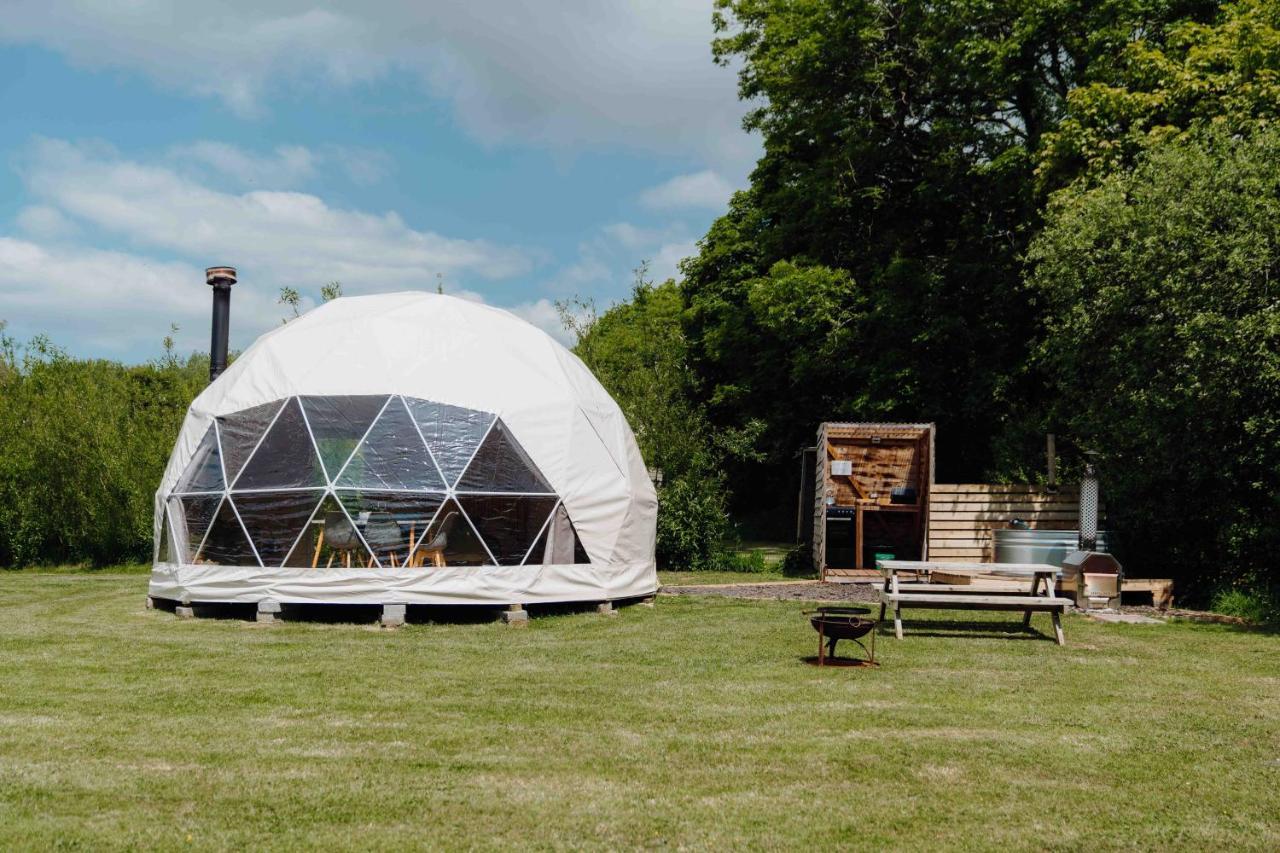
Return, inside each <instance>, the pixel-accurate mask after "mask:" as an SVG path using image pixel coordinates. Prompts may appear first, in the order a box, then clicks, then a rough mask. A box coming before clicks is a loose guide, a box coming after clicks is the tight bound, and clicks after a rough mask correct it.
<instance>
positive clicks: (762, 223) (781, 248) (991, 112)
mask: <svg viewBox="0 0 1280 853" xmlns="http://www.w3.org/2000/svg"><path fill="white" fill-rule="evenodd" d="M716 6H717V12H716V19H715V20H716V27H717V29H718V31H719V37H718V38H717V39H716V41H715V43H714V45H713V51H714V54H715V57H716V58H717V59H718V60H719V61H721V62H724V63H726V64H736V65H737V67H738V68H739V83H740V85H739V91H740V95H741V96H742V98H743V99H745V100H746V101H748V102H749V103H750V104H751V105H752V109H751V111H750V112H749V113H748V115H747V117H746V120H745V124H746V127H747V128H748V129H749V130H753V131H757V132H759V133H760V135H761V138H762V141H763V144H764V155H763V157H762V158H761V160H760V162H759V164H758V165H757V167H756V169H755V170H754V172H753V173H752V176H751V186H750V188H749V189H747V190H745V191H744V192H742V193H739V194H738V195H737V196H736V197H735V198H734V199H733V201H732V203H731V205H730V209H729V211H728V212H727V213H726V215H725V216H723V217H722V218H721V219H720V220H718V221H717V222H716V223H715V224H714V225H713V226H712V227H711V229H710V230H709V231H708V233H707V235H706V237H705V238H704V239H703V240H702V242H701V244H700V246H699V252H698V255H697V256H695V257H693V258H691V259H689V260H688V261H687V262H686V263H685V265H684V267H683V272H684V281H683V285H682V292H683V295H684V298H685V300H686V303H687V305H688V309H687V314H686V326H687V331H688V337H689V346H690V358H691V363H692V365H693V366H694V369H695V372H696V377H697V383H696V387H697V390H698V393H699V395H700V398H701V399H702V400H703V401H704V402H705V403H706V404H707V406H708V409H707V411H708V415H709V417H710V418H711V420H712V423H713V424H714V425H715V426H716V427H717V428H721V429H741V428H743V426H744V425H745V424H748V423H750V422H751V421H753V420H759V421H762V422H763V423H764V424H765V425H766V431H765V433H764V435H763V436H762V448H761V449H762V450H763V451H765V453H766V454H767V456H768V458H769V460H770V461H771V462H772V463H774V464H773V465H772V466H770V467H769V469H767V470H768V471H769V472H774V476H775V478H776V479H775V482H781V480H782V478H783V477H785V474H784V473H783V472H790V470H791V469H792V467H793V466H791V465H789V464H784V463H786V462H787V461H788V460H789V459H790V458H791V456H792V454H794V452H795V451H796V449H797V448H798V447H799V446H801V445H803V444H806V443H808V442H810V441H811V440H812V435H813V432H814V429H815V427H816V425H817V423H818V422H819V421H821V420H824V419H832V418H867V419H885V418H906V419H911V420H936V421H938V422H939V424H940V451H939V465H940V469H941V470H940V474H941V475H942V476H946V477H954V478H968V477H977V476H981V475H982V474H984V473H986V470H987V469H988V467H989V465H990V462H991V458H992V457H991V453H990V447H991V439H992V436H993V435H996V434H997V433H1000V432H1002V431H1003V430H1005V429H1006V427H1007V424H1006V421H1008V419H1009V417H1010V412H1011V411H1012V410H1013V409H1012V408H1011V402H1010V401H1016V400H1019V399H1021V398H1022V397H1023V396H1025V395H1026V394H1027V393H1031V392H1030V391H1028V389H1026V388H1024V387H1020V386H1019V385H1018V382H1019V374H1018V373H1017V371H1016V368H1017V366H1018V365H1020V364H1022V363H1023V362H1024V360H1025V358H1026V355H1027V351H1028V346H1029V341H1030V336H1031V333H1032V331H1033V329H1034V316H1035V314H1034V307H1033V306H1032V305H1031V304H1030V302H1029V300H1028V297H1027V294H1026V291H1025V289H1024V288H1023V287H1022V284H1021V271H1022V267H1021V263H1022V261H1021V254H1022V252H1023V251H1024V250H1025V247H1026V245H1027V243H1028V240H1029V239H1030V237H1031V235H1032V234H1034V233H1035V230H1036V229H1037V227H1038V224H1039V216H1040V210H1041V209H1042V206H1043V196H1042V195H1041V194H1040V193H1041V192H1042V190H1041V189H1040V188H1039V187H1038V186H1037V183H1036V180H1035V165H1036V162H1037V152H1038V151H1039V150H1040V148H1041V146H1042V145H1043V143H1044V139H1045V135H1046V133H1049V132H1051V131H1053V130H1054V129H1055V128H1056V127H1057V126H1058V124H1059V123H1060V122H1061V120H1062V117H1063V115H1064V112H1065V111H1066V109H1067V102H1068V95H1069V93H1070V92H1071V91H1072V90H1074V89H1075V88H1077V87H1078V86H1080V85H1082V84H1083V83H1085V82H1087V81H1089V80H1091V79H1094V77H1095V76H1107V75H1110V74H1112V69H1111V68H1110V65H1111V63H1113V61H1114V60H1115V58H1116V57H1118V56H1120V55H1122V53H1123V49H1124V47H1125V45H1126V44H1128V43H1130V42H1131V41H1133V40H1134V39H1135V38H1138V37H1143V38H1146V39H1148V40H1149V41H1152V42H1156V43H1158V42H1159V41H1160V40H1161V39H1162V37H1163V33H1164V32H1165V30H1166V25H1167V23H1168V22H1170V21H1175V20H1182V19H1192V20H1198V19H1201V18H1205V17H1208V16H1209V15H1210V14H1211V12H1212V9H1213V7H1214V4H1212V3H1205V2H1199V1H1198V0H1101V1H1100V2H1099V0H1075V1H1074V2H1072V0H1068V2H1062V0H1054V1H1053V2H1049V0H1042V2H1026V3H1018V4H999V3H998V4H992V3H989V2H948V3H942V4H937V3H917V2H888V3H886V2H876V1H875V0H718V1H717V4H716ZM780 262H785V263H786V264H787V266H786V267H784V268H779V267H778V266H777V265H778V264H779V263H780ZM797 277H809V278H810V279H811V280H812V282H813V286H814V288H815V290H816V293H817V295H816V296H815V297H814V299H815V300H816V301H818V302H820V303H822V307H821V308H820V309H819V311H818V314H819V316H820V317H827V318H832V317H835V318H837V319H835V320H834V321H833V322H827V323H825V324H824V323H822V322H819V323H818V324H817V325H816V326H815V325H814V324H813V323H800V322H778V321H777V317H778V316H779V315H778V313H777V311H773V312H772V313H771V312H770V311H769V310H767V306H768V305H770V304H772V303H773V302H775V301H776V300H783V301H785V300H787V299H789V298H792V297H793V296H794V293H795V292H796V290H797V288H796V287H795V284H796V282H797V280H798V279H797ZM801 289H803V288H801ZM772 290H777V291H778V294H777V296H776V299H775V297H773V296H770V295H768V294H769V292H770V291H772ZM762 306H765V309H764V310H762ZM806 311H807V309H802V310H800V311H799V312H798V313H797V314H796V316H801V315H803V314H805V313H806ZM741 473H742V474H743V477H742V478H741V479H737V478H736V479H735V482H736V484H737V485H738V486H739V487H740V488H739V489H738V491H739V494H740V498H743V499H745V500H746V501H747V502H748V503H750V502H752V501H753V498H752V497H751V496H757V497H756V498H755V499H754V501H755V502H756V503H759V502H765V501H770V500H776V498H777V497H778V496H779V495H780V493H781V490H779V489H777V488H760V486H761V485H762V473H764V472H762V471H761V470H759V469H756V470H751V471H742V472H741ZM767 476H768V475H767V474H766V478H765V479H767ZM748 480H749V481H750V483H749V484H748V482H747V481H748ZM748 485H749V486H750V487H749V488H747V487H748Z"/></svg>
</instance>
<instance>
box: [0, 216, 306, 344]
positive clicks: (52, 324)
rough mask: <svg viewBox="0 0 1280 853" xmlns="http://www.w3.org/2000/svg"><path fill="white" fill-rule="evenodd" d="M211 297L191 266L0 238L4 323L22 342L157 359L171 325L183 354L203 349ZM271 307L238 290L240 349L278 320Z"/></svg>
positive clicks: (264, 298) (0, 315)
mask: <svg viewBox="0 0 1280 853" xmlns="http://www.w3.org/2000/svg"><path fill="white" fill-rule="evenodd" d="M207 291H208V287H207V286H206V285H205V283H204V270H202V269H200V268H199V267H198V266H196V265H194V264H186V263H180V262H162V261H157V260H154V259H151V258H146V257H140V256H138V255H133V254H129V253H126V252H109V251H99V250H95V249H78V248H69V247H48V246H42V245H39V244H37V243H34V242H31V241H27V240H20V239H15V238H11V237H3V236H0V319H5V320H8V321H10V322H11V323H12V324H13V326H12V329H11V331H12V332H13V333H14V334H16V335H19V336H23V337H25V336H29V335H32V334H37V333H45V334H49V335H50V336H51V337H52V338H53V342H54V343H55V344H60V345H63V346H74V347H75V348H76V349H77V350H78V351H88V352H94V353H99V354H110V355H116V356H118V357H124V356H128V357H132V356H134V355H136V354H139V353H143V354H149V355H158V354H159V352H160V340H161V338H163V337H164V335H165V334H166V333H167V332H168V330H169V324H170V323H177V324H178V325H179V326H180V327H181V328H180V332H179V334H178V336H177V338H176V340H177V343H178V346H179V349H180V351H183V352H188V351H192V350H198V349H203V348H204V347H207V346H208V338H209V331H208V330H209V316H208V312H209V297H208V293H207ZM246 291H247V292H246ZM274 299H275V296H274V294H270V295H268V294H267V293H265V292H262V291H261V290H257V289H254V288H246V289H243V290H237V293H236V298H235V304H234V306H233V308H232V311H233V315H234V317H235V321H236V322H234V323H233V324H232V326H233V330H234V332H235V340H234V345H235V346H237V347H243V346H245V345H247V344H248V343H249V342H250V341H251V340H252V339H253V336H254V335H256V334H257V333H259V332H262V331H264V330H265V329H266V328H267V327H268V326H269V325H271V324H272V322H275V318H277V317H279V316H281V314H282V312H281V311H280V310H278V309H277V308H276V307H275V306H274V305H273V304H272V303H273V302H274Z"/></svg>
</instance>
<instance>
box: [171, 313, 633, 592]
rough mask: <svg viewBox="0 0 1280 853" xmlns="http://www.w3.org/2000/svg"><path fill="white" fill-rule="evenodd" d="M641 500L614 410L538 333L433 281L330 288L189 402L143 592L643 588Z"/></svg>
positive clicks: (568, 357)
mask: <svg viewBox="0 0 1280 853" xmlns="http://www.w3.org/2000/svg"><path fill="white" fill-rule="evenodd" d="M656 510H657V500H656V496H655V494H654V489H653V485H652V483H651V482H650V481H649V477H648V474H647V471H646V469H645V466H644V464H643V461H642V460H641V457H640V453H639V449H638V448H637V447H636V443H635V438H634V436H633V435H632V433H631V430H630V428H629V427H628V426H627V423H626V420H625V419H624V418H623V415H622V412H621V411H620V410H619V409H618V406H617V404H616V403H615V402H614V401H613V400H612V399H611V398H610V397H609V395H608V394H607V393H606V392H605V390H604V389H603V388H602V387H601V386H600V384H599V383H598V382H597V381H596V379H595V377H594V376H592V375H591V373H590V371H589V370H588V369H587V368H586V367H585V366H584V365H583V364H582V362H581V361H579V360H578V358H577V357H576V356H574V355H573V354H572V353H570V352H569V351H568V350H566V349H565V348H564V347H563V346H561V345H560V344H559V343H557V342H556V341H554V340H553V339H552V338H551V337H550V336H549V335H547V334H546V333H545V332H542V331H541V330H539V329H537V328H535V327H533V326H531V325H530V324H528V323H526V322H524V321H523V320H520V319H518V318H516V317H515V316H513V315H511V314H509V313H507V312H505V311H502V310H499V309H496V308H491V307H488V306H484V305H480V304H477V303H474V302H470V301H467V300H463V299H459V298H455V297H450V296H442V295H436V294H422V293H397V294H387V295H382V296H363V297H347V298H342V299H337V300H334V301H332V302H329V303H327V304H325V305H324V306H322V307H320V308H317V309H315V310H313V311H311V312H309V313H307V314H305V315H304V316H302V317H301V318H298V319H296V320H293V321H291V322H289V323H288V324H287V325H284V326H282V327H280V328H279V329H275V330H273V331H271V332H268V333H267V334H265V335H263V336H262V337H261V338H259V339H258V340H257V341H256V342H255V343H254V344H253V345H252V346H251V347H249V349H247V350H246V351H245V352H244V353H243V355H241V356H240V358H238V359H237V360H236V361H235V362H234V363H233V364H232V365H231V367H230V368H228V369H227V371H226V372H225V373H223V374H222V376H220V377H219V378H218V379H217V380H216V381H214V382H213V383H212V384H211V385H210V386H209V387H208V388H206V389H205V391H204V392H203V393H201V394H200V396H199V397H197V398H196V399H195V401H194V402H193V403H192V404H191V407H190V409H189V411H188V412H187V416H186V420H185V422H184V424H183V427H182V432H181V433H180V435H179V437H178V441H177V444H176V446H175V447H174V450H173V454H172V456H171V457H170V459H169V465H168V467H167V468H166V470H165V474H164V479H163V481H162V482H161V484H160V488H159V490H158V491H157V493H156V516H155V538H156V554H155V564H154V568H153V571H152V576H151V584H150V593H149V594H150V595H151V596H153V597H155V598H165V599H174V600H181V601H208V602H256V601H267V600H272V601H278V602H282V603H285V602H297V603H323V602H345V603H382V604H388V603H395V604H400V603H403V604H517V603H538V602H559V601H575V600H583V601H587V600H603V599H620V598H628V597H634V596H643V595H649V594H652V593H653V592H654V591H655V590H656V588H657V573H656V571H655V563H654V532H655V519H656Z"/></svg>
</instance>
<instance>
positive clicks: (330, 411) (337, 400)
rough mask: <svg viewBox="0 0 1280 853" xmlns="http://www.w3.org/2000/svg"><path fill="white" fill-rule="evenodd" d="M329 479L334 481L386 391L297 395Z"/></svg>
mask: <svg viewBox="0 0 1280 853" xmlns="http://www.w3.org/2000/svg"><path fill="white" fill-rule="evenodd" d="M298 399H299V400H300V401H301V402H302V410H303V412H304V413H306V416H307V424H308V425H309V426H310V427H311V437H312V438H314V439H315V443H316V449H317V450H319V452H320V461H321V462H322V463H323V464H324V470H325V473H326V474H327V475H328V477H329V480H330V481H332V480H336V479H337V478H338V472H339V471H341V470H342V466H343V465H344V464H346V461H347V460H348V459H350V458H351V454H352V453H353V452H354V451H355V449H356V446H357V445H359V444H360V439H362V438H364V435H365V433H366V432H368V431H369V427H370V426H372V425H373V421H374V419H375V418H377V417H378V413H379V412H381V411H382V409H383V407H384V406H385V405H386V404H387V399H388V398H387V395H386V394H353V395H350V396H343V397H299V398H298Z"/></svg>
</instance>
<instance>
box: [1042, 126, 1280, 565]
mask: <svg viewBox="0 0 1280 853" xmlns="http://www.w3.org/2000/svg"><path fill="white" fill-rule="evenodd" d="M1030 259H1031V262H1032V263H1033V265H1034V266H1033V272H1032V274H1031V276H1030V279H1029V286H1030V288H1031V290H1032V292H1033V293H1034V294H1035V296H1036V299H1037V300H1038V302H1039V303H1040V304H1041V306H1042V308H1043V311H1044V321H1043V333H1042V336H1041V338H1040V340H1039V342H1038V344H1037V346H1036V349H1035V356H1034V357H1035V364H1036V366H1037V368H1038V369H1039V371H1040V372H1041V375H1043V376H1044V377H1045V378H1046V380H1047V382H1048V383H1049V387H1050V391H1051V393H1050V394H1049V395H1048V396H1047V398H1046V400H1047V403H1048V405H1047V406H1046V408H1045V410H1044V419H1043V425H1044V427H1046V428H1049V429H1053V430H1055V431H1058V432H1069V433H1071V434H1073V435H1074V436H1076V440H1077V441H1078V442H1082V443H1085V444H1088V445H1091V446H1092V447H1093V448H1095V449H1097V450H1099V451H1101V452H1102V453H1103V454H1104V462H1103V465H1102V469H1101V470H1102V473H1103V476H1104V488H1105V489H1106V497H1107V505H1108V516H1109V519H1110V522H1111V523H1112V525H1113V526H1115V527H1117V528H1119V529H1120V531H1121V532H1122V534H1127V537H1126V539H1122V541H1121V542H1120V543H1119V544H1120V546H1121V548H1122V549H1123V550H1122V557H1123V559H1124V561H1125V563H1126V568H1127V569H1128V570H1130V571H1133V572H1134V573H1136V574H1138V575H1142V574H1144V573H1147V572H1150V573H1153V574H1158V575H1160V576H1168V575H1169V574H1173V575H1175V576H1177V577H1181V578H1182V579H1184V580H1190V581H1192V585H1193V586H1195V585H1199V586H1200V588H1201V589H1204V588H1205V587H1211V586H1215V585H1224V584H1227V583H1229V582H1233V581H1234V582H1241V583H1245V584H1247V585H1252V586H1265V585H1267V584H1275V583H1276V581H1277V580H1280V576H1278V575H1277V568H1276V562H1275V560H1276V555H1277V554H1280V131H1278V130H1268V131H1263V132H1260V133H1258V134H1255V135H1253V136H1251V137H1244V138H1241V137H1239V136H1236V135H1233V134H1232V133H1231V132H1230V131H1229V130H1228V129H1227V128H1218V129H1213V130H1209V131H1202V132H1199V133H1196V134H1189V135H1184V136H1180V137H1179V138H1178V139H1176V140H1172V141H1168V142H1165V143H1164V144H1160V145H1155V146H1151V147H1149V149H1148V151H1147V153H1146V154H1144V155H1143V156H1142V157H1140V159H1139V161H1138V165H1137V167H1136V168H1135V169H1134V170H1133V171H1132V172H1127V171H1122V172H1118V173H1114V174H1111V175H1109V176H1107V177H1104V178H1102V179H1100V180H1099V181H1097V185H1096V186H1095V187H1093V188H1088V187H1086V186H1084V185H1077V186H1075V187H1073V188H1072V189H1071V190H1069V191H1066V192H1063V193H1061V194H1059V196H1057V197H1056V198H1055V201H1054V203H1053V205H1052V206H1051V208H1050V210H1049V214H1048V223H1047V225H1046V228H1045V230H1044V232H1043V234H1041V235H1040V236H1039V237H1038V238H1037V240H1036V241H1035V243H1034V244H1033V246H1032V248H1031V252H1030Z"/></svg>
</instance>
